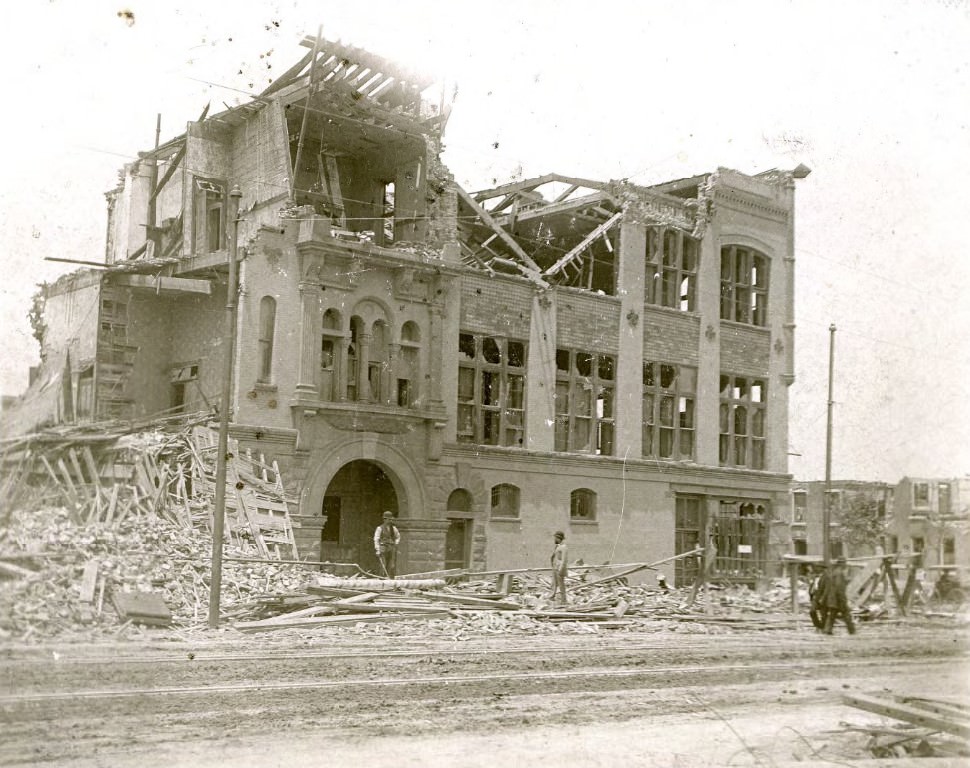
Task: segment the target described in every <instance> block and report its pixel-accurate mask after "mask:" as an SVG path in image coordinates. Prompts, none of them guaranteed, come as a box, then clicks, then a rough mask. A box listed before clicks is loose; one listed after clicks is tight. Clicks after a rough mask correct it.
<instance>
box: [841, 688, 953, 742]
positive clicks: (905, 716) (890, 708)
mask: <svg viewBox="0 0 970 768" xmlns="http://www.w3.org/2000/svg"><path fill="white" fill-rule="evenodd" d="M842 701H843V703H845V704H848V705H849V706H850V707H855V708H856V709H862V710H865V711H866V712H873V713H875V714H877V715H883V716H884V717H892V718H895V719H896V720H902V721H904V722H907V723H912V724H913V725H919V726H921V727H923V728H931V729H932V730H934V731H942V732H943V733H949V734H951V735H953V736H959V737H960V738H963V739H970V723H967V722H956V721H955V720H951V719H949V718H947V717H945V716H944V715H940V714H937V713H936V712H932V711H928V710H924V709H921V708H919V707H916V706H912V705H909V704H899V703H897V702H895V701H892V700H890V699H878V698H876V697H875V696H865V695H862V694H843V696H842Z"/></svg>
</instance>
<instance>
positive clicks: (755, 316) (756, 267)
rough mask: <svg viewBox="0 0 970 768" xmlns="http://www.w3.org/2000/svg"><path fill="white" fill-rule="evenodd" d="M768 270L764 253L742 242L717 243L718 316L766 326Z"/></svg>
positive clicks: (759, 326) (769, 269) (736, 321)
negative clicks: (719, 305)
mask: <svg viewBox="0 0 970 768" xmlns="http://www.w3.org/2000/svg"><path fill="white" fill-rule="evenodd" d="M770 274H771V259H770V258H769V257H768V255H767V254H765V253H762V252H761V251H759V250H757V249H755V248H751V247H749V246H745V245H733V244H731V245H723V246H721V275H720V284H721V309H720V317H721V320H727V321H729V322H734V323H743V324H745V325H752V326H755V327H757V328H764V327H766V326H767V325H768V300H769V290H770V281H769V278H770ZM762 275H764V280H762V279H761V278H762Z"/></svg>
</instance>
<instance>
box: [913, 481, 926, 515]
mask: <svg viewBox="0 0 970 768" xmlns="http://www.w3.org/2000/svg"><path fill="white" fill-rule="evenodd" d="M913 506H914V507H916V508H917V509H928V508H929V506H930V484H929V483H913Z"/></svg>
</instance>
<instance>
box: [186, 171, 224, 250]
mask: <svg viewBox="0 0 970 768" xmlns="http://www.w3.org/2000/svg"><path fill="white" fill-rule="evenodd" d="M194 178H195V183H194V184H193V187H192V194H193V200H192V203H193V211H194V212H195V220H194V224H193V233H192V250H193V252H194V253H195V254H196V255H202V254H207V253H218V252H219V251H224V250H226V248H227V247H228V236H227V232H226V187H227V184H226V181H225V180H224V179H216V178H210V177H205V176H196V177H194ZM215 212H217V214H218V224H217V225H216V226H217V229H216V231H215V232H213V231H212V218H213V216H212V214H213V213H215ZM213 237H215V242H214V245H215V247H213Z"/></svg>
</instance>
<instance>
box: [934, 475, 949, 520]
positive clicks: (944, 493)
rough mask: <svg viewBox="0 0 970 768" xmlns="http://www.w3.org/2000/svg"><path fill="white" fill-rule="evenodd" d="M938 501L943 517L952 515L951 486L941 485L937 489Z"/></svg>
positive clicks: (947, 484)
mask: <svg viewBox="0 0 970 768" xmlns="http://www.w3.org/2000/svg"><path fill="white" fill-rule="evenodd" d="M936 492H937V499H938V501H939V508H940V514H941V515H948V514H950V484H949V483H940V484H939V485H938V486H937V487H936Z"/></svg>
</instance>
